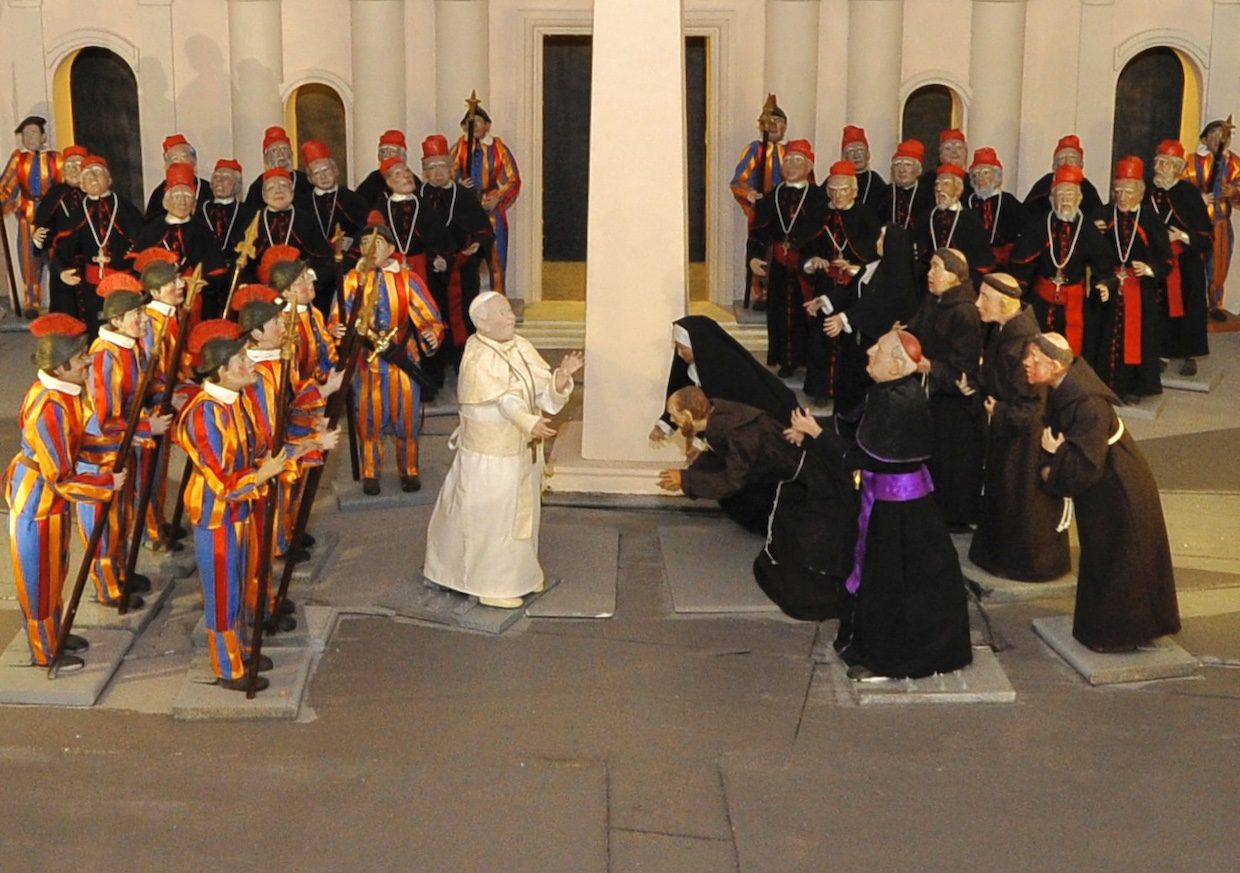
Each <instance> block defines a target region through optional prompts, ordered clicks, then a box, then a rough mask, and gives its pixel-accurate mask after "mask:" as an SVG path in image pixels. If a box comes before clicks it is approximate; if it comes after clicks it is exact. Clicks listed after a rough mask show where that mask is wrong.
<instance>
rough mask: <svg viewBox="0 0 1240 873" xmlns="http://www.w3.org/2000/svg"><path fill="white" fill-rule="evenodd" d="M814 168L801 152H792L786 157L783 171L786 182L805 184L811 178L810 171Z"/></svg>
mask: <svg viewBox="0 0 1240 873" xmlns="http://www.w3.org/2000/svg"><path fill="white" fill-rule="evenodd" d="M812 169H813V166H812V165H811V164H810V162H809V159H808V158H806V157H805V155H803V154H801V153H800V152H791V153H789V154H786V155H784V161H783V170H784V181H785V182H804V181H805V180H806V179H808V178H809V173H810V170H812Z"/></svg>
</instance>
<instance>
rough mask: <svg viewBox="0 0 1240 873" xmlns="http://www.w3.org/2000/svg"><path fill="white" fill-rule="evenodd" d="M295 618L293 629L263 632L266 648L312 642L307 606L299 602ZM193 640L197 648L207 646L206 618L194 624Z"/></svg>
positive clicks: (301, 644)
mask: <svg viewBox="0 0 1240 873" xmlns="http://www.w3.org/2000/svg"><path fill="white" fill-rule="evenodd" d="M293 600H294V602H296V600H297V598H295V597H294V598H293ZM293 618H295V619H296V620H297V627H295V628H293V629H292V630H291V631H285V632H284V633H278V634H269V633H266V632H264V633H263V648H264V649H266V648H267V647H268V646H308V645H310V644H311V639H312V631H311V629H310V627H309V626H308V624H309V623H308V622H307V620H306V607H305V606H303V605H302V604H301V603H298V604H297V608H296V609H295V610H294V611H293ZM247 639H248V637H247ZM192 640H193V643H194V648H195V649H205V648H206V647H207V623H206V619H205V618H203V617H200V618H199V619H198V623H197V624H195V625H194V633H193V636H192Z"/></svg>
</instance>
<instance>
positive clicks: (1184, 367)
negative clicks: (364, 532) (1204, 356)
mask: <svg viewBox="0 0 1240 873" xmlns="http://www.w3.org/2000/svg"><path fill="white" fill-rule="evenodd" d="M1180 375H1181V376H1196V375H1197V362H1196V361H1194V360H1193V359H1192V358H1185V359H1184V363H1182V364H1180Z"/></svg>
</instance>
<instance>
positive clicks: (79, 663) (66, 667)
mask: <svg viewBox="0 0 1240 873" xmlns="http://www.w3.org/2000/svg"><path fill="white" fill-rule="evenodd" d="M85 666H86V662H85V661H83V660H82V659H81V658H79V657H78V656H77V655H61V656H60V660H59V661H57V662H56V673H57V675H59V674H60V673H76V672H77V671H78V670H81V669H82V668H83V667H85Z"/></svg>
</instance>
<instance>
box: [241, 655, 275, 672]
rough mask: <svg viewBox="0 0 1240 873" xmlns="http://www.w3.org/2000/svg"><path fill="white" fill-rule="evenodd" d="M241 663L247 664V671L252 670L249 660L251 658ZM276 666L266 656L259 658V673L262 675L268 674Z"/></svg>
mask: <svg viewBox="0 0 1240 873" xmlns="http://www.w3.org/2000/svg"><path fill="white" fill-rule="evenodd" d="M241 663H243V664H245V667H246V669H247V670H248V669H249V668H250V659H249V658H246V659H245V660H244V661H242V662H241ZM274 666H275V664H274V663H272V660H271V659H270V658H268V657H267V656H266V655H259V656H258V672H260V673H266V672H267V671H268V670H270V669H271V668H272V667H274Z"/></svg>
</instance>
